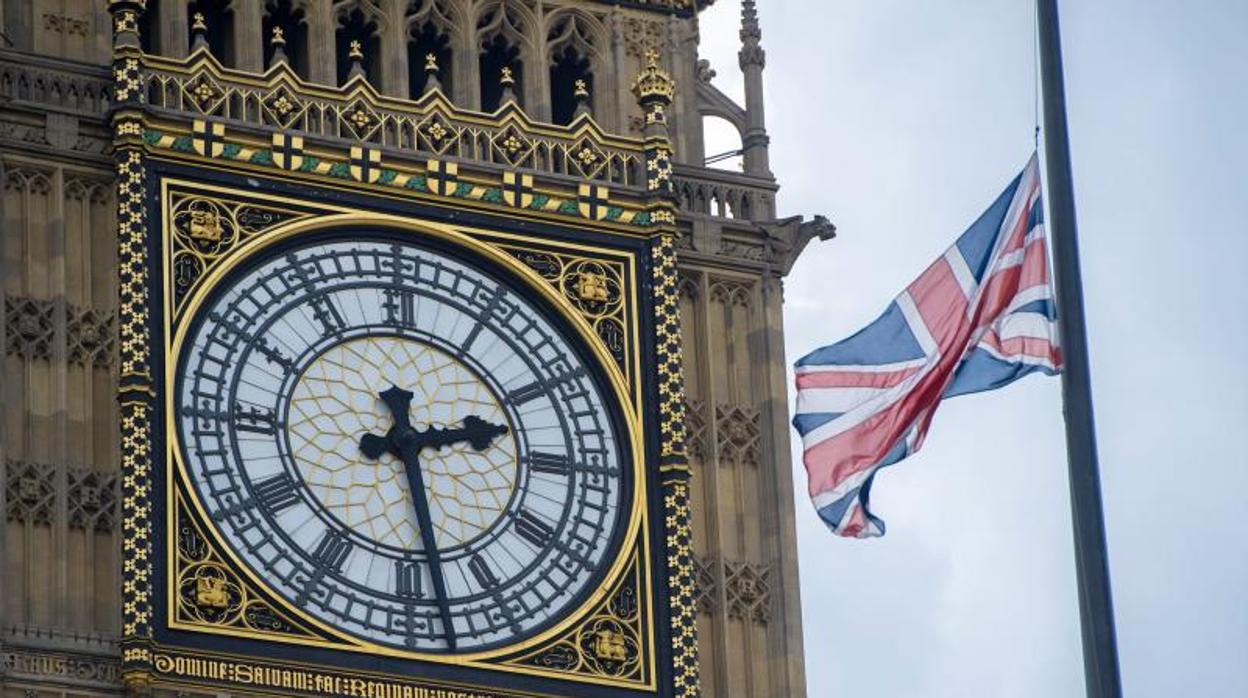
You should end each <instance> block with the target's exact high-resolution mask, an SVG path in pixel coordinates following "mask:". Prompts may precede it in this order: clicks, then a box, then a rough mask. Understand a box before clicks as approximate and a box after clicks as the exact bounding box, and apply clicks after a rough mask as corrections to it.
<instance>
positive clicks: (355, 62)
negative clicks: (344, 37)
mask: <svg viewBox="0 0 1248 698" xmlns="http://www.w3.org/2000/svg"><path fill="white" fill-rule="evenodd" d="M347 58H350V59H351V70H350V71H348V72H347V81H348V82H350V81H351V80H352V79H354V78H355V77H356V76H360V77H365V78H367V75H366V74H365V72H364V45H363V44H361V43H360V41H359V39H352V40H351V43H349V44H347Z"/></svg>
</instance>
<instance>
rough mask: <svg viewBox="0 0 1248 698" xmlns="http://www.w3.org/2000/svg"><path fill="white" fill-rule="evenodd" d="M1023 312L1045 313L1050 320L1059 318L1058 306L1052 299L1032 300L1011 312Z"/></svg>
mask: <svg viewBox="0 0 1248 698" xmlns="http://www.w3.org/2000/svg"><path fill="white" fill-rule="evenodd" d="M1022 313H1035V314H1036V315H1043V316H1044V317H1046V318H1048V319H1050V320H1054V319H1056V318H1057V308H1056V307H1055V306H1054V305H1053V302H1052V301H1032V302H1030V303H1028V304H1026V305H1021V306H1019V307H1018V308H1016V309H1014V310H1013V311H1011V313H1010V314H1011V315H1018V314H1022Z"/></svg>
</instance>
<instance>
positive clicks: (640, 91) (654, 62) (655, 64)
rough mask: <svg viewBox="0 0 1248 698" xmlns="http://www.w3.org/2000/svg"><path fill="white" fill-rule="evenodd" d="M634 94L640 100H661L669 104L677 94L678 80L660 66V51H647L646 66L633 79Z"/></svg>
mask: <svg viewBox="0 0 1248 698" xmlns="http://www.w3.org/2000/svg"><path fill="white" fill-rule="evenodd" d="M632 89H633V95H634V96H635V97H637V100H638V101H640V102H643V103H644V102H647V101H651V100H656V99H657V100H660V101H663V102H666V103H668V104H670V103H671V101H672V99H673V98H674V97H675V96H676V81H674V80H672V76H671V75H668V73H667V71H665V70H663V68H662V67H660V66H659V52H658V51H655V50H654V49H648V50H647V51H646V67H645V68H642V70H641V72H640V73H638V74H637V78H636V79H635V80H633V88H632Z"/></svg>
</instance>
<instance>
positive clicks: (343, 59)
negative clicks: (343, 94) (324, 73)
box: [335, 8, 381, 85]
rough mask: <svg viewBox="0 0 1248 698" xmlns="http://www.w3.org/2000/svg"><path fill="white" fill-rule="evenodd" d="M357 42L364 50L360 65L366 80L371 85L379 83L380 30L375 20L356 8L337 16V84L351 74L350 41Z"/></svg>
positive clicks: (344, 80)
mask: <svg viewBox="0 0 1248 698" xmlns="http://www.w3.org/2000/svg"><path fill="white" fill-rule="evenodd" d="M352 42H359V46H360V49H361V50H362V51H363V52H364V58H363V61H362V65H363V68H364V74H365V76H367V78H368V82H369V83H370V84H372V85H380V84H381V71H380V70H379V67H380V65H381V60H380V58H381V32H380V31H378V26H377V22H376V21H375V20H374V19H371V18H370V17H368V16H367V15H365V14H364V13H363V12H362V11H360V10H359V9H358V8H357V9H353V10H349V11H347V12H344V13H342V14H341V15H340V16H339V18H338V33H337V35H336V36H335V46H336V49H337V56H338V84H339V85H341V84H342V83H344V82H346V81H347V76H349V75H350V74H351V65H352V63H353V62H354V59H352V58H351V43H352Z"/></svg>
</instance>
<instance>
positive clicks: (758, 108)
mask: <svg viewBox="0 0 1248 698" xmlns="http://www.w3.org/2000/svg"><path fill="white" fill-rule="evenodd" d="M740 36H741V50H740V51H739V52H738V53H737V59H738V62H739V63H740V64H741V72H742V73H743V74H744V76H745V122H746V123H745V134H744V135H743V136H742V138H741V149H742V151H743V159H744V161H745V163H744V165H745V172H746V174H752V175H758V176H760V177H771V176H772V174H771V165H770V163H769V161H768V153H767V144H768V143H770V141H771V139H770V138H768V136H767V119H766V115H765V113H764V110H763V66H764V65H765V64H766V62H767V54H766V52H765V51H763V47H762V45H761V44H760V43H759V42H760V41H761V40H762V38H763V30H762V27H761V26H760V25H759V23H758V8H757V7H756V6H755V4H754V0H742V2H741V33H740Z"/></svg>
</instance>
